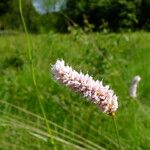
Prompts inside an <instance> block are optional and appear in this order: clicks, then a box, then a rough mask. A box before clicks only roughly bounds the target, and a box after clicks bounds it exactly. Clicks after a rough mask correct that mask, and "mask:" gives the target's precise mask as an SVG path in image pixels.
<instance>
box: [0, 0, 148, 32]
mask: <svg viewBox="0 0 150 150" xmlns="http://www.w3.org/2000/svg"><path fill="white" fill-rule="evenodd" d="M34 1H39V0H25V1H22V3H23V5H22V6H23V14H24V17H25V20H26V24H27V28H28V29H29V31H30V32H32V33H47V32H49V31H50V30H55V31H58V32H68V27H69V26H70V25H73V24H78V25H79V26H80V27H82V28H84V27H85V26H86V25H87V23H89V24H91V25H92V30H93V31H103V30H107V32H112V31H117V32H118V31H122V30H126V31H128V30H129V31H132V30H133V31H135V30H147V31H149V30H150V19H149V18H150V11H149V8H150V1H149V0H132V1H129V0H86V1H85V0H78V1H77V0H64V3H65V4H64V5H65V6H64V8H63V9H61V8H60V10H57V11H56V12H51V11H50V10H49V7H50V6H54V4H56V2H62V1H61V0H42V2H43V3H44V4H43V5H44V6H45V14H42V15H41V14H39V13H38V12H36V10H35V8H34V7H33V3H34ZM19 16H20V14H19V9H18V0H1V1H0V30H12V29H13V30H20V31H22V24H21V23H20V19H19Z"/></svg>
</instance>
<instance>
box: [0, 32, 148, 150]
mask: <svg viewBox="0 0 150 150" xmlns="http://www.w3.org/2000/svg"><path fill="white" fill-rule="evenodd" d="M31 40H32V44H33V63H34V66H35V73H36V78H37V86H38V88H39V89H40V94H41V100H42V104H43V106H44V108H45V111H46V115H47V118H48V120H49V121H50V122H49V124H50V127H51V129H52V135H51V136H53V138H54V139H55V144H56V147H57V148H58V149H64V150H66V149H69V150H72V149H116V147H117V145H118V144H117V141H116V135H115V131H114V127H113V124H112V119H111V117H109V116H107V115H105V114H102V113H101V111H99V110H98V109H97V107H96V106H95V105H93V104H90V103H89V102H87V101H86V100H85V99H84V98H82V97H81V96H79V95H78V94H76V93H73V92H72V91H70V90H69V89H68V88H66V87H64V86H61V85H59V84H58V83H57V82H55V81H54V80H53V79H52V75H51V73H50V66H51V64H53V63H55V61H56V60H57V59H58V58H59V59H61V58H62V59H64V60H65V61H66V62H67V63H68V64H69V65H71V66H72V67H73V68H75V69H76V70H78V71H80V70H82V71H83V72H84V73H87V72H88V73H89V74H90V75H92V76H93V77H94V79H99V80H103V82H104V83H105V84H109V85H111V88H112V89H114V91H115V93H116V94H117V95H118V101H119V109H118V111H117V114H116V115H117V125H118V131H119V135H120V141H121V145H122V149H149V148H150V144H149V143H150V136H149V135H150V117H149V113H150V109H149V107H150V102H149V99H150V94H149V90H150V81H149V76H150V67H149V65H150V34H149V33H144V32H136V33H122V34H107V35H104V34H100V33H91V34H88V35H86V34H82V33H80V32H78V31H76V32H73V33H72V34H66V35H60V34H54V33H48V34H45V35H31ZM25 41H26V40H25V35H24V34H18V35H14V36H0V43H1V44H0V53H1V55H0V149H3V150H5V149H18V150H20V149H32V150H34V149H36V150H37V149H40V150H41V149H43V150H44V149H46V150H47V149H52V145H51V144H50V143H49V141H48V140H47V139H48V137H49V134H48V133H47V130H46V126H45V123H44V120H43V118H42V114H41V110H40V107H39V103H38V101H37V97H36V94H35V89H34V86H33V83H32V82H33V81H32V76H31V72H30V62H29V61H28V54H27V44H26V42H25ZM137 74H138V75H140V76H141V78H142V80H141V83H140V86H139V88H138V97H137V100H136V101H135V100H133V99H132V98H130V97H129V87H130V83H131V80H132V78H133V77H134V75H137Z"/></svg>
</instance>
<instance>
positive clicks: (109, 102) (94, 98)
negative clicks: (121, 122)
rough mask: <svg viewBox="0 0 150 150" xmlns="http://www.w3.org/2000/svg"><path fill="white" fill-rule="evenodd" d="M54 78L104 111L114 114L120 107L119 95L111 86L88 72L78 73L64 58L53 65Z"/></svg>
mask: <svg viewBox="0 0 150 150" xmlns="http://www.w3.org/2000/svg"><path fill="white" fill-rule="evenodd" d="M52 72H53V75H54V78H55V79H56V80H58V81H59V82H60V83H62V84H65V85H66V86H68V87H69V88H71V89H72V90H73V91H76V92H79V93H81V94H82V95H83V96H84V97H86V98H88V99H89V100H90V101H91V102H92V103H95V104H96V105H97V106H98V107H99V108H100V109H101V110H102V111H103V112H104V113H107V114H109V115H114V113H115V112H116V111H117V108H118V101H117V96H116V95H114V92H113V90H110V89H109V86H103V84H102V82H101V81H99V80H96V81H95V80H93V78H92V77H91V76H89V75H88V74H86V75H84V74H83V73H82V72H80V73H78V72H77V71H75V70H73V69H72V68H71V67H70V66H68V65H65V62H64V61H63V60H57V61H56V63H55V64H54V65H53V66H52Z"/></svg>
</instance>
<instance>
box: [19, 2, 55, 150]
mask: <svg viewBox="0 0 150 150" xmlns="http://www.w3.org/2000/svg"><path fill="white" fill-rule="evenodd" d="M19 11H20V16H21V21H22V24H23V28H24V31H25V36H26V40H27V45H28V57H29V61H30V68H31V74H32V80H33V85H34V87H35V90H36V96H37V99H38V101H39V105H40V108H41V111H42V114H43V117H44V119H45V123H46V126H47V132H48V133H49V135H50V137H51V135H52V133H51V129H50V126H49V124H48V120H47V117H46V113H45V110H44V107H43V105H42V102H41V98H40V92H39V89H38V86H37V81H36V76H35V70H34V64H33V59H32V43H31V40H30V37H29V34H28V31H27V27H26V23H25V19H24V16H23V11H22V0H19ZM50 143H51V144H52V145H53V148H54V150H57V148H56V146H55V143H54V139H53V138H50Z"/></svg>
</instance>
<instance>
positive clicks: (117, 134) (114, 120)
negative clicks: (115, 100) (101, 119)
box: [112, 114, 121, 150]
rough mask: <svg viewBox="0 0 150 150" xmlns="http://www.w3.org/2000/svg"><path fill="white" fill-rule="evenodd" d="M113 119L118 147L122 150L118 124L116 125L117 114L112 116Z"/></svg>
mask: <svg viewBox="0 0 150 150" xmlns="http://www.w3.org/2000/svg"><path fill="white" fill-rule="evenodd" d="M112 119H113V124H114V127H115V132H116V137H117V142H118V145H119V147H118V149H119V150H121V145H120V140H119V133H118V128H117V124H116V119H115V114H112Z"/></svg>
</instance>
